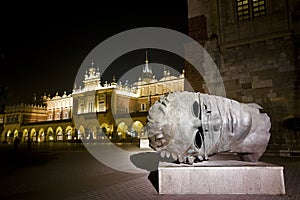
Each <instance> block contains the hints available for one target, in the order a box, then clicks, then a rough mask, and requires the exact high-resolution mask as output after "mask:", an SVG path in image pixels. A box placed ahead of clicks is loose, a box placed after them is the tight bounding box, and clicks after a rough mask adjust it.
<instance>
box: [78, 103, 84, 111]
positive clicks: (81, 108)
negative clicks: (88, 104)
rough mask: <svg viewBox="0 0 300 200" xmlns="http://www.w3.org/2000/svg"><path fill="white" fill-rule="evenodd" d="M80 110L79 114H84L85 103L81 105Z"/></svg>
mask: <svg viewBox="0 0 300 200" xmlns="http://www.w3.org/2000/svg"><path fill="white" fill-rule="evenodd" d="M79 109H80V110H79V114H81V113H84V103H81V104H80V106H79Z"/></svg>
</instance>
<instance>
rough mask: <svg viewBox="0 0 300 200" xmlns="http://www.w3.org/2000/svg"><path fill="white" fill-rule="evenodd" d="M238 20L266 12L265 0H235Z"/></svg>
mask: <svg viewBox="0 0 300 200" xmlns="http://www.w3.org/2000/svg"><path fill="white" fill-rule="evenodd" d="M236 7H237V19H238V21H243V20H247V19H250V18H253V17H259V16H262V15H265V14H266V2H265V0H236Z"/></svg>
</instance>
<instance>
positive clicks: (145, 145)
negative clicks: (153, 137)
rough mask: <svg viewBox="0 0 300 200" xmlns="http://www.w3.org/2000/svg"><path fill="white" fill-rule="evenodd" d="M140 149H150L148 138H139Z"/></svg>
mask: <svg viewBox="0 0 300 200" xmlns="http://www.w3.org/2000/svg"><path fill="white" fill-rule="evenodd" d="M140 149H150V146H149V139H148V138H140Z"/></svg>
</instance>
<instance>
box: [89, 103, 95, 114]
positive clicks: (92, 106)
mask: <svg viewBox="0 0 300 200" xmlns="http://www.w3.org/2000/svg"><path fill="white" fill-rule="evenodd" d="M89 112H94V103H93V102H90V103H89Z"/></svg>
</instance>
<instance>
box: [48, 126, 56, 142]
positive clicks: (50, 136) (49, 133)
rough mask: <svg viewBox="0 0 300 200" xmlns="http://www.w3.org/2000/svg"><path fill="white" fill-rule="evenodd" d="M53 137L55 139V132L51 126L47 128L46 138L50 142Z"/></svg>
mask: <svg viewBox="0 0 300 200" xmlns="http://www.w3.org/2000/svg"><path fill="white" fill-rule="evenodd" d="M54 139H55V134H54V131H53V128H52V127H49V128H48V129H47V140H48V141H50V142H52V141H54Z"/></svg>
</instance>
